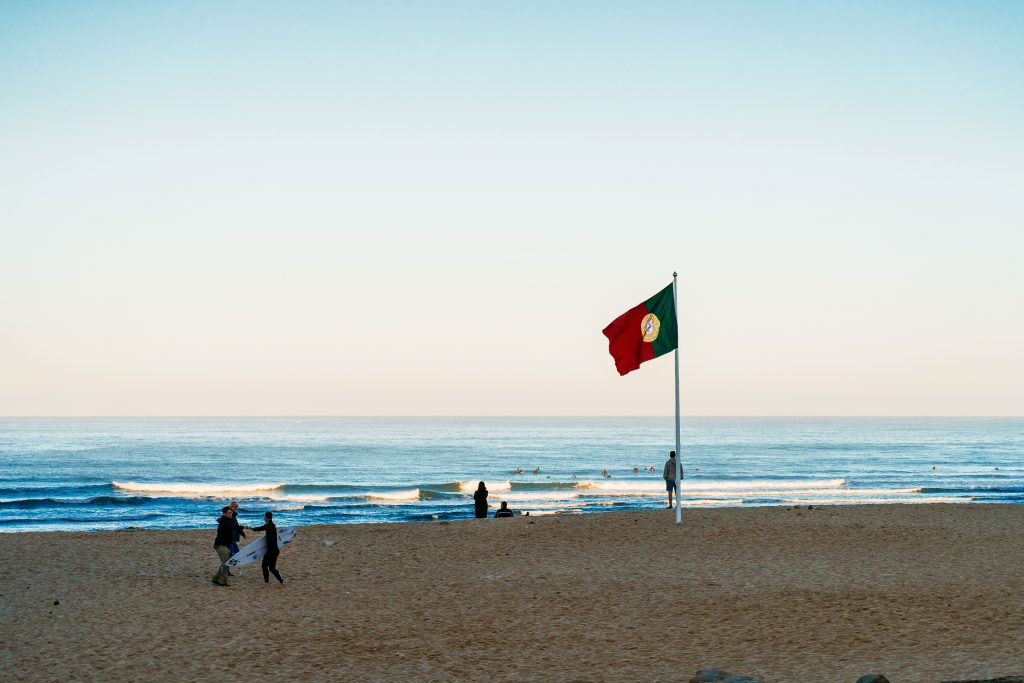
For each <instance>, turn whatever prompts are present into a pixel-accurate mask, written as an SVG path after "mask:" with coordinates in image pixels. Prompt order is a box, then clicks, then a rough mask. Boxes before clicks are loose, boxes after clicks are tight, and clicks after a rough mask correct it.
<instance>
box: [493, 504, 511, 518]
mask: <svg viewBox="0 0 1024 683" xmlns="http://www.w3.org/2000/svg"><path fill="white" fill-rule="evenodd" d="M514 516H515V515H514V514H513V513H512V511H511V510H509V509H508V501H505V500H503V501H501V507H500V508H499V509H498V511H497V512H495V513H494V518H495V519H498V518H499V517H514Z"/></svg>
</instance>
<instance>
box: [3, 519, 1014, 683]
mask: <svg viewBox="0 0 1024 683" xmlns="http://www.w3.org/2000/svg"><path fill="white" fill-rule="evenodd" d="M470 508H471V506H467V513H469V512H470ZM240 517H241V519H242V521H243V523H245V522H256V521H257V519H258V516H257V515H256V514H249V515H246V514H242V515H240ZM278 523H279V524H282V525H283V524H286V523H287V517H286V516H285V515H281V519H280V520H278ZM252 536H253V535H252V534H250V538H251V537H252ZM212 542H213V532H212V530H202V531H136V530H132V531H120V532H97V533H26V534H4V535H0V544H2V545H0V548H2V550H0V593H2V596H0V679H2V680H4V681H20V680H40V681H72V680H82V681H121V680H139V681H163V680H175V681H179V680H180V681H186V680H187V681H198V680H211V681H212V680H217V681H235V680H282V681H286V680H302V679H307V680H351V681H370V680H395V681H399V680H400V681H429V680H437V681H448V680H467V681H514V680H539V681H641V680H642V681H688V680H689V678H690V676H692V675H693V673H694V672H695V671H696V670H697V669H699V668H703V667H710V666H714V667H718V668H721V669H725V670H728V671H730V672H732V673H737V674H745V675H749V676H755V677H758V678H761V679H763V680H765V681H786V682H792V681H802V682H814V681H822V682H829V683H831V682H837V681H849V683H853V681H855V680H856V679H857V677H858V676H860V675H862V674H865V673H869V672H880V673H884V674H885V675H887V676H888V677H889V678H890V679H891V680H892V681H893V683H898V682H901V681H940V680H950V679H957V678H970V677H976V678H980V677H994V676H998V675H1009V674H1013V673H1017V674H1021V673H1024V506H1011V505H1002V506H997V505H873V506H849V507H845V506H844V507H838V506H837V507H820V508H819V507H816V508H815V509H813V510H808V509H807V508H806V507H804V508H800V509H794V508H786V507H773V508H732V509H696V510H688V511H686V512H685V520H684V524H683V525H682V526H680V527H677V526H676V525H675V524H674V520H673V513H672V512H671V511H667V510H661V511H647V512H624V513H623V512H616V513H604V514H589V515H578V516H568V515H567V516H546V517H517V518H515V519H509V520H493V519H488V520H473V519H467V520H463V521H454V522H451V523H439V522H432V523H416V524H370V525H345V526H315V527H303V528H301V529H300V531H299V535H298V538H297V540H296V543H295V544H294V546H293V547H292V548H291V549H290V550H289V551H288V552H286V553H285V554H284V555H282V557H281V560H280V562H279V567H280V569H281V570H282V572H283V574H284V576H285V579H286V582H287V585H286V586H284V587H283V588H282V587H278V586H277V585H276V583H272V584H271V585H269V586H265V585H264V584H263V578H262V576H261V574H260V570H259V567H258V566H256V567H253V566H250V567H246V568H243V569H241V570H240V572H239V574H240V575H239V576H238V577H237V578H235V579H234V580H233V581H234V583H233V585H232V586H231V587H228V588H222V587H218V586H215V585H213V584H212V583H211V582H210V577H211V575H212V574H213V571H214V569H215V566H216V564H217V558H216V555H215V553H214V551H213V548H212ZM271 581H273V578H272V579H271ZM55 601H59V602H60V604H59V605H55V604H54V602H55Z"/></svg>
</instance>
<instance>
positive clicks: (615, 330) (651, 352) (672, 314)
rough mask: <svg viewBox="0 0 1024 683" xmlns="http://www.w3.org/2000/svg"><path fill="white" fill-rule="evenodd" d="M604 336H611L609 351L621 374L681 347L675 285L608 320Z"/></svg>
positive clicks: (609, 338) (609, 337)
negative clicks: (673, 288)
mask: <svg viewBox="0 0 1024 683" xmlns="http://www.w3.org/2000/svg"><path fill="white" fill-rule="evenodd" d="M604 336H606V337H608V352H609V353H610V354H612V358H614V359H615V369H616V370H618V371H619V374H620V375H625V374H626V373H629V372H633V371H634V370H636V369H637V368H639V367H640V364H641V363H643V362H644V361H648V360H651V359H652V358H657V357H658V356H660V355H662V354H665V353H668V352H669V351H672V350H673V349H675V348H677V347H678V346H679V331H678V328H677V325H676V303H675V297H674V296H673V294H672V285H669V286H668V287H666V288H665V289H663V290H661V291H660V292H658V293H657V294H655V295H654V296H652V297H651V298H650V299H648V300H647V301H645V302H643V303H642V304H640V305H638V306H634V307H633V308H631V309H629V310H628V311H626V312H625V313H623V314H622V315H620V316H619V317H618V318H616V319H615V320H613V321H611V322H610V323H608V327H606V328H604Z"/></svg>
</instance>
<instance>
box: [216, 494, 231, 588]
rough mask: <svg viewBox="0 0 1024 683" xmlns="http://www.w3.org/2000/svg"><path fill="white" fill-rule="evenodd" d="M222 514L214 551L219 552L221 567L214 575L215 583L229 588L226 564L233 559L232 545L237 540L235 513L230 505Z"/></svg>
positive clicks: (218, 522)
mask: <svg viewBox="0 0 1024 683" xmlns="http://www.w3.org/2000/svg"><path fill="white" fill-rule="evenodd" d="M221 513H222V514H221V517H220V519H218V520H217V538H215V539H214V541H213V549H214V550H216V551H217V558H218V559H220V567H218V569H217V573H216V574H214V575H213V583H215V584H217V585H218V586H227V585H229V584H228V566H227V564H225V563H226V562H227V561H228V560H229V559H231V544H232V543H233V542H234V538H235V513H234V510H232V509H231V506H229V505H225V506H224V508H223V509H222V510H221Z"/></svg>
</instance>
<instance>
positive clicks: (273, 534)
mask: <svg viewBox="0 0 1024 683" xmlns="http://www.w3.org/2000/svg"><path fill="white" fill-rule="evenodd" d="M263 519H265V520H266V524H264V525H263V526H257V527H253V529H252V530H253V531H265V532H267V554H266V555H264V556H263V564H262V565H260V566H261V567H262V568H263V583H270V575H271V574H273V575H274V576H276V577H277V580H278V581H280V582H281V583H282V584H283V583H284V579H282V578H281V573H280V572H279V571H277V557H278V556H279V555H280V554H281V549H280V548H278V547H277V525H276V524H274V513H273V512H265V513H263Z"/></svg>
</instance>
